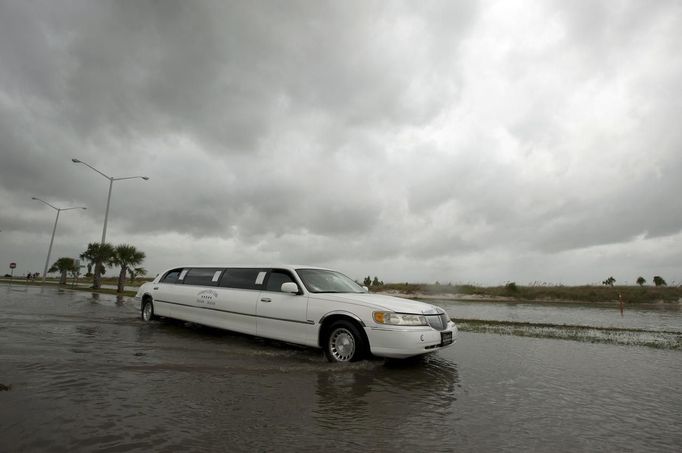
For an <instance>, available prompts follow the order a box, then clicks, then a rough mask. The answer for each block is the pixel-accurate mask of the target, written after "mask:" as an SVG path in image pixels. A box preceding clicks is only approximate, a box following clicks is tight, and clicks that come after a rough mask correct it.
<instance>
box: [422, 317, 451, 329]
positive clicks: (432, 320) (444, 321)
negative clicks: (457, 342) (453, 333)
mask: <svg viewBox="0 0 682 453" xmlns="http://www.w3.org/2000/svg"><path fill="white" fill-rule="evenodd" d="M426 322H428V323H429V326H431V327H432V328H434V329H436V330H445V329H447V328H448V322H450V317H449V316H448V314H447V313H441V314H440V315H426Z"/></svg>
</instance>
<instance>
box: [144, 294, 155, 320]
mask: <svg viewBox="0 0 682 453" xmlns="http://www.w3.org/2000/svg"><path fill="white" fill-rule="evenodd" d="M154 319H156V316H154V303H153V302H152V300H151V299H145V300H144V301H142V320H143V321H145V322H150V321H153V320H154Z"/></svg>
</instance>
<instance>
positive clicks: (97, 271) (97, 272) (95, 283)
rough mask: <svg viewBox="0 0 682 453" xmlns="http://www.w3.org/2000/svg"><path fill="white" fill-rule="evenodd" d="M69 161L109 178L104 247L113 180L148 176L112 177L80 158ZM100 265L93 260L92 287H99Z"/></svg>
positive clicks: (146, 178) (145, 178)
mask: <svg viewBox="0 0 682 453" xmlns="http://www.w3.org/2000/svg"><path fill="white" fill-rule="evenodd" d="M71 162H73V163H74V164H83V165H85V166H86V167H88V168H90V169H91V170H93V171H95V172H97V173H99V174H100V175H102V176H104V177H105V178H107V179H108V180H109V194H108V195H107V207H106V209H105V210H104V226H103V227H102V243H101V246H102V247H104V244H105V243H106V242H105V241H106V238H107V221H108V220H109V205H110V204H111V189H112V188H113V186H114V181H122V180H124V179H137V178H139V179H143V180H145V181H149V176H126V177H123V178H114V177H113V176H109V175H105V174H104V173H102V172H101V171H99V170H98V169H96V168H95V167H93V166H92V165H90V164H88V163H87V162H83V161H82V160H80V159H76V158H73V159H71ZM101 267H102V263H101V260H100V259H97V261H96V262H95V278H94V280H93V285H92V286H93V287H94V288H99V282H100V270H101Z"/></svg>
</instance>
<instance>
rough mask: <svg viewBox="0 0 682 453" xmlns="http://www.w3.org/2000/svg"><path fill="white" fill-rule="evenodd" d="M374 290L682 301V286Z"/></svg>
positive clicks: (397, 286)
mask: <svg viewBox="0 0 682 453" xmlns="http://www.w3.org/2000/svg"><path fill="white" fill-rule="evenodd" d="M370 291H372V292H381V291H398V292H400V293H402V294H405V295H418V294H424V295H428V296H433V295H438V294H445V295H462V296H480V297H482V298H489V299H497V298H511V299H514V300H528V301H576V302H618V300H619V295H621V296H622V299H623V302H624V303H626V304H631V303H654V302H678V301H680V300H682V287H679V286H643V287H639V286H589V285H584V286H563V285H557V286H550V285H538V286H521V285H517V284H507V285H505V286H487V287H485V286H476V285H433V284H420V283H416V284H415V283H388V284H385V285H381V286H372V287H371V288H370Z"/></svg>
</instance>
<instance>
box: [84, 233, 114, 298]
mask: <svg viewBox="0 0 682 453" xmlns="http://www.w3.org/2000/svg"><path fill="white" fill-rule="evenodd" d="M114 254H115V251H114V246H113V245H111V244H109V243H104V244H102V243H100V242H91V243H89V244H88V248H87V250H86V251H84V252H83V253H81V255H80V257H81V259H84V260H88V261H90V263H91V264H94V266H95V272H94V274H93V276H92V287H93V288H95V289H98V288H99V287H100V286H102V275H104V271H105V267H111V266H112V264H113V260H114Z"/></svg>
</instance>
